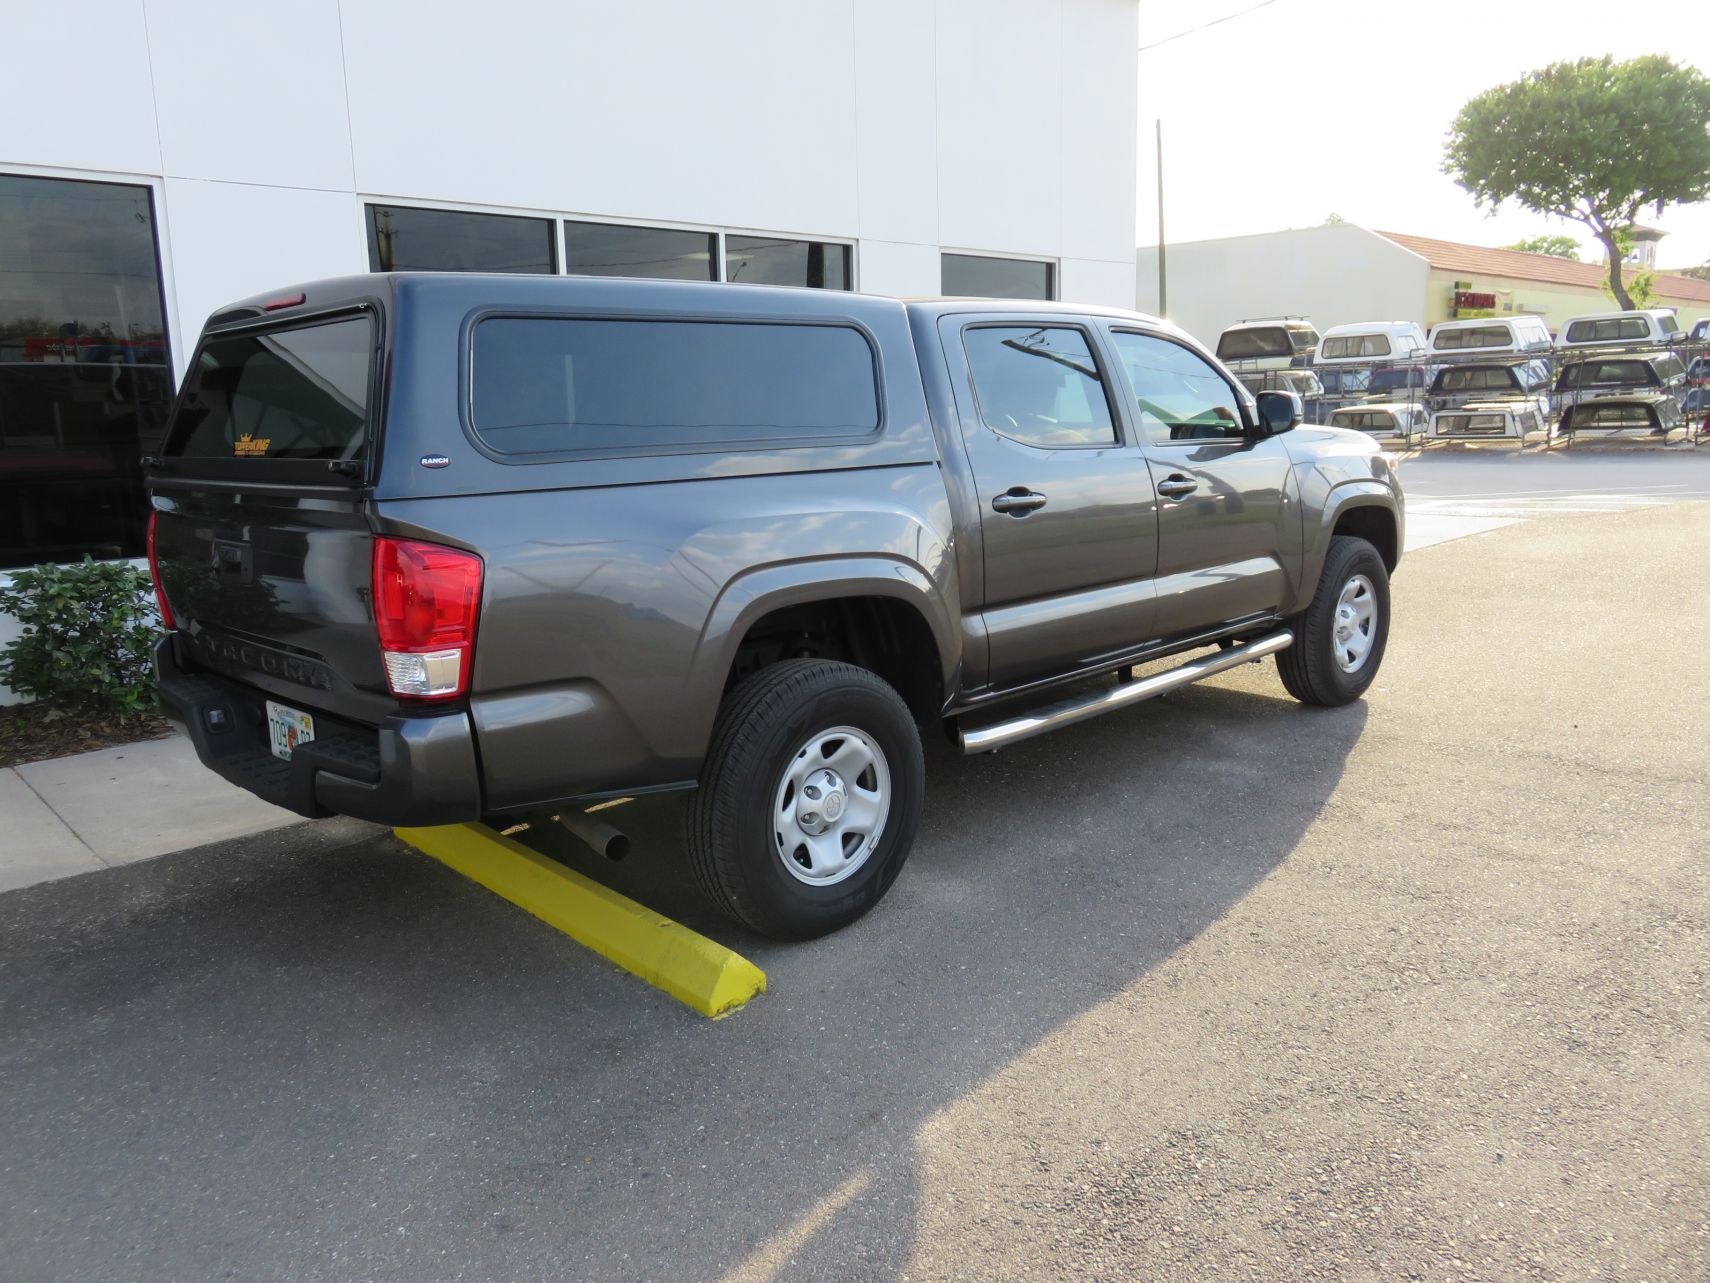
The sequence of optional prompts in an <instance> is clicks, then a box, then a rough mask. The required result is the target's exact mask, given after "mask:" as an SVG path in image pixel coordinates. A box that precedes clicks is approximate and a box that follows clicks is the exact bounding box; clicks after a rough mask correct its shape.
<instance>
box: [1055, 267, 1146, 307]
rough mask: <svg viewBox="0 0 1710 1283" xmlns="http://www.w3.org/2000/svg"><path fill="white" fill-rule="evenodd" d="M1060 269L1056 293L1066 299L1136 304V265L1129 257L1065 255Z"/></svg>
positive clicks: (1108, 305) (1080, 301)
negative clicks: (1113, 259) (1070, 256)
mask: <svg viewBox="0 0 1710 1283" xmlns="http://www.w3.org/2000/svg"><path fill="white" fill-rule="evenodd" d="M1057 270H1058V272H1059V274H1060V277H1061V279H1060V282H1059V284H1058V286H1057V297H1058V298H1060V299H1062V300H1063V301H1064V302H1065V303H1096V304H1098V305H1099V306H1100V307H1127V308H1132V307H1133V306H1134V269H1133V267H1132V266H1131V265H1130V262H1129V260H1128V259H1121V260H1119V261H1116V262H1112V261H1110V260H1107V259H1094V258H1065V259H1064V260H1063V262H1062V265H1061V266H1060V267H1059V268H1058V269H1057Z"/></svg>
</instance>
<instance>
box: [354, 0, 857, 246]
mask: <svg viewBox="0 0 1710 1283" xmlns="http://www.w3.org/2000/svg"><path fill="white" fill-rule="evenodd" d="M344 29H345V39H346V60H347V68H348V77H349V84H350V111H351V120H352V126H353V130H354V135H355V150H356V176H357V187H358V189H359V190H361V191H364V192H375V193H382V194H386V195H392V196H398V197H412V196H414V197H429V198H439V199H448V200H467V201H479V202H481V203H484V204H493V205H517V206H526V207H530V208H545V209H561V210H566V211H571V212H588V213H604V214H610V215H616V216H625V217H631V218H649V217H652V218H662V219H676V220H680V221H684V222H708V223H729V224H734V225H738V226H744V227H753V228H758V229H763V230H792V231H803V232H820V233H825V234H843V235H853V234H854V232H855V230H856V227H855V219H856V205H855V166H854V164H853V157H854V155H855V123H854V102H855V94H854V86H855V77H854V59H853V52H852V42H853V29H852V23H851V18H850V11H849V7H848V5H847V4H827V3H823V2H822V3H810V4H802V3H794V2H792V0H745V2H744V3H728V4H720V5H700V4H689V3H683V2H681V0H632V2H631V3H627V4H624V5H621V6H614V5H611V4H609V3H605V2H604V0H569V2H568V3H561V4H556V5H551V6H546V5H540V4H533V3H527V2H526V0H487V3H484V4H483V5H482V6H481V10H480V19H479V21H471V20H470V14H469V9H468V6H467V5H466V4H464V3H462V2H461V0H421V2H419V3H417V4H414V5H411V6H410V7H409V8H408V9H407V10H403V9H400V8H399V7H398V6H396V5H394V4H391V3H387V2H386V0H346V3H345V5H344Z"/></svg>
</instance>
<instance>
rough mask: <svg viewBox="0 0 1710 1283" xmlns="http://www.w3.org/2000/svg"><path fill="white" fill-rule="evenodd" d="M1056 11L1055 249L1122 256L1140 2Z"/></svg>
mask: <svg viewBox="0 0 1710 1283" xmlns="http://www.w3.org/2000/svg"><path fill="white" fill-rule="evenodd" d="M1062 14H1063V51H1062V59H1063V64H1062V84H1063V125H1062V143H1061V146H1060V148H1059V152H1058V154H1059V157H1060V162H1061V163H1060V165H1059V167H1058V173H1057V179H1058V182H1059V184H1060V190H1061V192H1062V211H1063V224H1062V240H1061V247H1062V248H1061V249H1060V251H1059V252H1060V253H1062V254H1064V255H1074V256H1076V257H1081V258H1094V259H1106V260H1113V259H1126V258H1127V257H1128V256H1129V254H1130V253H1131V252H1132V249H1133V247H1132V245H1131V244H1130V242H1131V241H1133V240H1134V202H1135V191H1134V189H1135V172H1134V170H1135V164H1136V153H1135V146H1136V121H1135V115H1136V113H1137V112H1138V110H1139V105H1138V102H1137V101H1136V88H1135V85H1136V75H1135V58H1136V54H1135V46H1136V45H1137V44H1138V43H1139V6H1138V5H1134V4H1122V3H1095V4H1077V3H1073V2H1072V0H1071V2H1069V3H1065V4H1063V6H1062ZM1123 298H1124V302H1123V304H1122V305H1123V306H1124V307H1132V306H1133V305H1134V301H1133V298H1132V296H1131V295H1130V294H1128V293H1126V292H1125V293H1124V295H1123Z"/></svg>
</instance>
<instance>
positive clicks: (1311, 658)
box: [1277, 535, 1389, 708]
mask: <svg viewBox="0 0 1710 1283" xmlns="http://www.w3.org/2000/svg"><path fill="white" fill-rule="evenodd" d="M1357 575H1364V576H1365V578H1366V580H1367V582H1368V583H1369V584H1370V585H1371V589H1372V596H1373V598H1375V600H1376V615H1375V618H1374V619H1373V620H1372V625H1371V645H1370V649H1369V650H1368V651H1367V652H1366V656H1365V660H1364V662H1363V663H1361V664H1360V665H1359V667H1358V668H1357V669H1356V670H1355V671H1354V672H1351V673H1350V672H1347V671H1345V670H1344V669H1343V668H1342V666H1341V665H1340V664H1339V663H1338V662H1337V659H1336V653H1335V652H1336V647H1335V639H1336V608H1337V603H1338V601H1339V599H1340V598H1341V595H1342V590H1343V588H1344V587H1346V586H1347V585H1348V584H1350V583H1351V582H1352V581H1353V579H1354V577H1355V576H1357ZM1288 626H1289V628H1290V630H1292V631H1293V633H1294V645H1292V646H1290V647H1289V648H1288V649H1287V650H1285V651H1282V652H1280V653H1279V654H1278V655H1277V672H1278V674H1280V675H1281V677H1282V683H1283V686H1284V687H1285V688H1287V690H1288V693H1289V694H1290V695H1293V696H1294V697H1295V698H1296V699H1298V700H1299V701H1300V702H1301V703H1303V704H1319V705H1322V706H1324V707H1326V708H1335V707H1337V706H1339V705H1342V704H1351V703H1353V702H1354V701H1355V700H1356V699H1358V698H1359V697H1360V696H1361V695H1363V694H1365V692H1366V688H1367V687H1368V686H1370V685H1371V684H1372V680H1373V679H1374V678H1375V677H1376V676H1377V672H1378V668H1379V666H1380V665H1382V663H1383V653H1384V649H1385V648H1386V647H1387V646H1388V644H1389V571H1388V570H1387V569H1386V568H1385V566H1384V564H1383V557H1382V556H1381V555H1379V553H1378V550H1377V549H1376V548H1374V547H1373V546H1372V545H1371V544H1369V543H1367V542H1366V541H1365V540H1364V539H1359V538H1356V537H1354V536H1353V535H1334V536H1332V537H1331V540H1330V551H1329V552H1328V554H1326V556H1325V558H1324V570H1323V573H1322V574H1320V575H1319V576H1318V589H1317V591H1316V592H1315V593H1314V594H1313V596H1312V604H1311V605H1309V606H1308V607H1307V608H1306V609H1305V610H1303V611H1301V613H1300V614H1298V615H1296V616H1295V617H1294V618H1293V619H1291V620H1289V621H1288Z"/></svg>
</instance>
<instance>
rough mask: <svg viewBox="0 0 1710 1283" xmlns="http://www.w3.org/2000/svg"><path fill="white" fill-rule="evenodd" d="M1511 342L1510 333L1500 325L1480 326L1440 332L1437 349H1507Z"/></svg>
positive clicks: (1438, 333)
mask: <svg viewBox="0 0 1710 1283" xmlns="http://www.w3.org/2000/svg"><path fill="white" fill-rule="evenodd" d="M1510 342H1511V340H1510V338H1509V336H1508V331H1507V330H1506V329H1504V328H1503V327H1502V326H1500V325H1478V326H1474V327H1473V328H1471V329H1466V330H1439V331H1438V332H1437V344H1436V346H1437V349H1438V350H1439V351H1445V352H1446V351H1448V350H1449V349H1450V348H1469V347H1470V348H1479V347H1506V346H1508V344H1509V343H1510Z"/></svg>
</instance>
